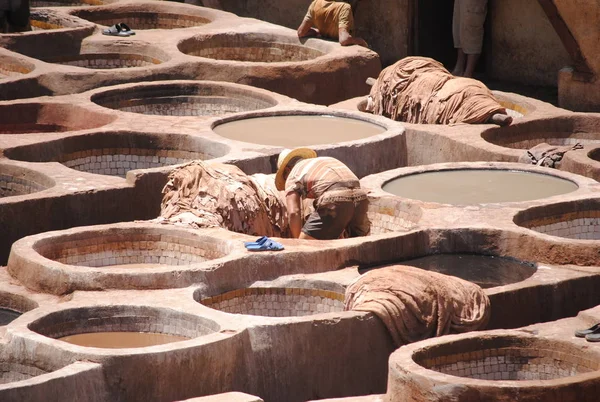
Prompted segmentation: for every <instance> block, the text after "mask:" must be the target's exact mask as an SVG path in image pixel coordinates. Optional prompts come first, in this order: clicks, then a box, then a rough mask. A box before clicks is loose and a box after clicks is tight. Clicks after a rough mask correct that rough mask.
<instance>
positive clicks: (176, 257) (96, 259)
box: [34, 227, 229, 269]
mask: <svg viewBox="0 0 600 402" xmlns="http://www.w3.org/2000/svg"><path fill="white" fill-rule="evenodd" d="M34 249H35V250H36V251H37V252H38V253H39V254H40V255H42V256H43V257H45V258H48V259H50V260H53V261H57V262H60V263H62V264H69V265H75V266H83V267H110V268H111V269H116V268H149V269H151V268H152V267H157V266H161V265H169V266H183V265H191V264H197V263H200V262H203V261H208V260H214V259H217V258H221V257H224V256H225V255H227V254H228V253H229V246H228V245H227V244H226V243H224V242H222V241H219V240H216V239H213V238H210V237H204V236H194V234H193V233H190V232H185V231H179V230H165V229H162V228H157V229H153V228H135V227H132V228H109V229H108V230H92V231H87V232H81V233H76V234H73V235H63V236H60V235H58V236H53V237H51V238H46V239H44V240H40V241H39V242H37V243H36V244H35V245H34Z"/></svg>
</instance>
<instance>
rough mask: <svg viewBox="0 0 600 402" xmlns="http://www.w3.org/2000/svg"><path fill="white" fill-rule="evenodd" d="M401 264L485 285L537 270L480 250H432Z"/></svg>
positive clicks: (517, 279)
mask: <svg viewBox="0 0 600 402" xmlns="http://www.w3.org/2000/svg"><path fill="white" fill-rule="evenodd" d="M399 264H402V265H410V266H412V267H417V268H421V269H425V270H427V271H434V272H439V273H441V274H444V275H451V276H456V277H458V278H461V279H464V280H466V281H469V282H473V283H476V284H477V285H479V286H481V287H482V288H484V289H485V288H492V287H495V286H503V285H509V284H511V283H517V282H521V281H524V280H525V279H527V278H529V277H531V276H532V275H533V274H534V273H535V272H536V268H535V266H534V264H529V263H525V262H522V261H519V260H516V259H514V258H506V257H495V256H491V255H481V254H433V255H428V256H424V257H419V258H414V259H411V260H406V261H401V262H399Z"/></svg>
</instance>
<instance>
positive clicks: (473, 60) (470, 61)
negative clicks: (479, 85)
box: [463, 54, 479, 78]
mask: <svg viewBox="0 0 600 402" xmlns="http://www.w3.org/2000/svg"><path fill="white" fill-rule="evenodd" d="M478 61H479V54H467V67H466V68H465V71H464V74H463V77H467V78H473V73H474V72H475V67H476V66H477V62H478Z"/></svg>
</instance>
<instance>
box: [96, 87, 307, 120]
mask: <svg viewBox="0 0 600 402" xmlns="http://www.w3.org/2000/svg"><path fill="white" fill-rule="evenodd" d="M86 96H89V99H90V101H91V102H93V103H96V104H98V105H100V106H102V107H106V108H111V109H118V110H121V111H125V112H133V113H143V114H158V115H173V116H210V117H213V116H214V115H221V114H224V113H238V112H243V111H247V110H255V109H266V108H270V107H274V106H277V105H280V104H287V103H291V102H295V101H294V100H293V99H291V98H288V97H286V96H283V95H279V94H277V93H274V92H270V91H266V90H264V89H260V88H255V87H251V86H246V85H242V84H235V83H226V82H217V81H181V80H178V81H162V82H154V83H146V84H139V83H137V84H124V85H117V86H113V87H104V88H101V89H96V90H93V91H90V92H88V93H87V94H86Z"/></svg>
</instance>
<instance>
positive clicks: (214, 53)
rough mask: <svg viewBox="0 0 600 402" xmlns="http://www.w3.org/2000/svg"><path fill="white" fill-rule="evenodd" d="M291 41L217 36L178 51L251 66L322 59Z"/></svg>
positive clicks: (196, 40)
mask: <svg viewBox="0 0 600 402" xmlns="http://www.w3.org/2000/svg"><path fill="white" fill-rule="evenodd" d="M293 40H295V38H294V39H293V38H288V37H284V36H281V37H273V36H268V37H267V36H265V37H261V36H260V35H257V34H234V35H230V34H218V35H213V36H208V37H206V36H205V37H193V38H190V39H186V40H184V41H182V42H181V43H180V44H179V50H180V51H181V52H182V53H185V54H188V55H190V56H197V57H205V58H209V59H213V60H231V61H245V62H253V63H281V62H300V61H307V60H312V59H316V58H317V57H319V56H322V55H324V54H325V53H323V52H322V51H320V50H317V49H313V48H311V47H308V46H305V45H302V44H301V43H300V42H298V41H297V40H295V41H294V42H293V43H291V42H292V41H293Z"/></svg>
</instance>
